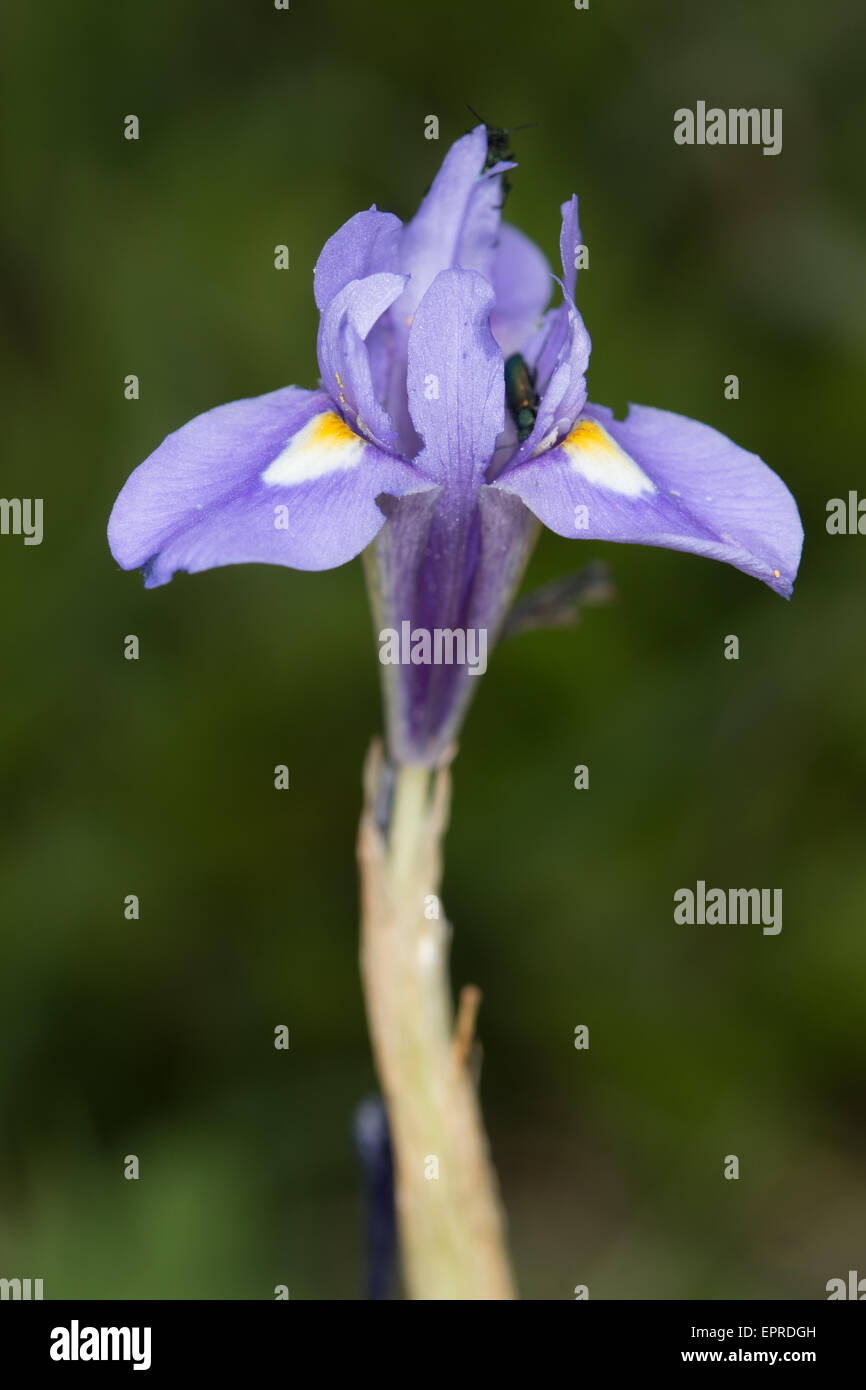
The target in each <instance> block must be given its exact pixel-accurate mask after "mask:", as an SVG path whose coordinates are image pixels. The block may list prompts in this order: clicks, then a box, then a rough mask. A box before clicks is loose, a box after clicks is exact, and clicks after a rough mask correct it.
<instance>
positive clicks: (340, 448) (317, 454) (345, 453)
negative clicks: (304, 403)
mask: <svg viewBox="0 0 866 1390" xmlns="http://www.w3.org/2000/svg"><path fill="white" fill-rule="evenodd" d="M365 447H366V446H365V444H364V441H363V439H359V438H358V436H357V435H356V434H355V432H354V430H352V429H350V428H349V426H348V425H347V424H346V422H345V420H343V419H342V418H341V416H339V415H338V414H337V412H336V411H335V410H324V411H322V412H321V414H319V415H314V416H313V418H312V420H308V421H307V423H306V424H305V425H304V427H303V429H301V430H299V431H298V433H297V434H296V435H294V437H293V438H292V439H290V440H289V442H288V444H287V445H286V447H285V448H284V449H283V450H282V451H281V452H280V453H279V454H277V457H276V458H275V459H273V460H272V461H271V462H270V463H269V464H268V466H267V468H266V469H265V470H264V472H263V473H262V482H263V483H267V484H268V485H269V486H271V487H291V486H292V485H293V484H295V483H309V482H312V481H313V480H314V479H315V478H323V477H325V476H326V475H327V474H328V473H341V472H344V471H345V470H346V469H349V468H356V467H357V465H358V464H359V463H360V461H361V458H362V456H363V453H364V449H365Z"/></svg>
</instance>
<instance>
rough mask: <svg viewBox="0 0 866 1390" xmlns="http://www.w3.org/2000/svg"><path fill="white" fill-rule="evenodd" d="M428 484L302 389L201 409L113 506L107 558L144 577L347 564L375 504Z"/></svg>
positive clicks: (368, 536) (320, 395) (154, 580)
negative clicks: (223, 568)
mask: <svg viewBox="0 0 866 1390" xmlns="http://www.w3.org/2000/svg"><path fill="white" fill-rule="evenodd" d="M429 486H430V484H429V482H428V481H426V480H425V479H424V478H422V477H421V475H420V474H419V473H418V472H417V470H416V469H414V468H413V467H412V465H411V464H409V463H406V462H405V461H404V460H403V459H399V458H396V457H394V456H393V455H391V454H387V453H385V452H384V451H383V450H381V449H378V448H376V447H375V446H374V445H372V444H370V443H368V442H367V441H366V440H363V439H361V438H359V436H358V435H356V434H354V432H353V431H352V430H351V429H350V428H349V426H348V425H347V424H346V423H345V421H344V420H343V419H342V417H341V416H340V415H339V414H338V413H337V411H336V410H335V408H334V402H333V401H332V400H331V398H330V397H329V396H328V395H326V394H325V393H324V392H322V391H303V390H300V389H299V388H298V387H295V386H287V387H284V388H283V389H282V390H280V391H272V392H270V393H269V394H268V395H266V396H256V397H254V398H253V399H251V400H244V401H234V402H232V404H230V405H222V406H218V407H217V408H216V409H215V410H209V411H207V412H206V413H205V414H204V415H199V416H197V417H196V419H194V420H191V421H190V422H189V424H187V425H184V426H183V428H182V429H179V430H177V431H176V432H175V433H174V434H170V435H169V436H168V438H167V439H165V440H164V441H163V442H162V444H161V445H160V446H159V448H158V449H156V450H155V452H154V453H152V454H151V456H150V458H148V459H145V461H144V463H142V464H141V465H140V466H139V467H138V468H137V469H136V470H135V472H134V473H133V474H132V475H131V477H130V478H129V479H128V480H127V482H126V485H125V486H124V488H123V490H122V491H121V493H120V496H119V497H118V499H117V501H116V502H115V504H114V510H113V511H112V513H111V519H110V521H109V524H108V539H109V544H110V546H111V551H112V554H113V555H114V558H115V559H116V560H117V562H118V564H119V565H120V566H121V567H122V568H123V569H139V568H141V569H143V570H144V572H145V584H146V585H147V587H148V588H153V587H155V586H156V585H158V584H165V583H167V582H168V580H169V579H171V577H172V575H173V574H175V573H176V572H177V571H178V570H187V571H189V572H190V573H195V572H197V571H199V570H206V569H213V568H214V567H216V566H219V565H236V564H244V563H249V562H256V561H258V562H260V563H262V564H271V565H289V566H291V567H292V568H294V569H306V570H319V569H331V568H333V567H334V566H336V565H342V564H345V562H346V561H347V560H351V559H352V558H353V556H355V555H357V554H359V552H360V551H362V550H363V549H365V547H366V546H367V545H369V543H370V541H371V540H373V538H374V536H376V534H377V533H378V531H379V530H380V529H381V527H382V526H383V525H384V524H385V517H384V513H383V512H382V511H381V509H380V508H379V506H378V505H377V501H376V499H377V498H378V497H381V496H383V495H387V496H392V497H402V496H404V495H405V494H406V493H410V492H418V491H425V490H426V489H427V488H428V487H429Z"/></svg>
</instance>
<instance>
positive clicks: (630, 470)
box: [562, 419, 656, 497]
mask: <svg viewBox="0 0 866 1390" xmlns="http://www.w3.org/2000/svg"><path fill="white" fill-rule="evenodd" d="M562 447H563V449H565V451H566V453H567V455H568V461H569V463H570V465H571V467H572V468H573V469H574V471H575V472H576V473H580V475H581V476H582V477H584V478H585V479H586V481H587V482H588V483H592V484H594V485H595V486H597V487H603V488H606V489H608V491H610V492H618V493H619V494H620V496H621V497H640V496H641V494H642V493H649V492H655V490H656V487H655V483H654V482H653V481H652V479H651V478H648V477H647V475H646V473H644V471H643V469H642V468H641V467H640V466H639V465H638V464H636V463H635V461H634V459H633V458H631V457H630V455H629V454H627V453H626V452H625V450H624V449H621V448H620V446H619V445H618V444H617V443H616V440H614V439H611V437H610V435H609V434H608V432H607V430H606V429H604V428H603V427H602V426H601V425H600V424H599V423H598V421H597V420H588V419H584V420H578V422H577V424H576V425H575V426H574V428H573V429H572V431H571V433H570V434H567V435H566V437H565V439H563V441H562Z"/></svg>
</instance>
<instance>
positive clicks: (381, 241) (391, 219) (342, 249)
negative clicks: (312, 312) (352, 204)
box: [313, 204, 403, 310]
mask: <svg viewBox="0 0 866 1390" xmlns="http://www.w3.org/2000/svg"><path fill="white" fill-rule="evenodd" d="M402 228H403V224H402V222H401V221H400V219H399V217H395V216H394V214H393V213H391V212H378V211H377V210H376V206H375V204H374V205H373V207H371V208H369V209H368V210H367V211H366V212H357V213H355V216H354V217H350V218H349V220H348V222H344V223H343V225H342V227H341V228H340V229H339V231H337V232H335V233H334V235H333V236H332V237H329V238H328V240H327V241H326V242H325V245H324V246H323V247H322V250H321V253H320V255H319V259H318V260H317V262H316V268H315V270H314V271H313V293H314V295H315V297H316V305H317V307H318V308H319V309H320V310H322V309H325V308H326V307H327V305H328V304H330V302H331V300H332V299H333V298H334V295H336V294H339V293H340V290H342V289H345V287H346V285H348V284H349V282H350V281H351V280H364V279H366V278H367V276H368V275H376V274H377V273H378V272H379V271H382V270H387V271H391V272H392V273H395V272H396V271H397V270H398V269H399V264H398V263H399V255H400V252H399V245H400V233H401V231H402Z"/></svg>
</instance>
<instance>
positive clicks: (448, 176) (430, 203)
mask: <svg viewBox="0 0 866 1390" xmlns="http://www.w3.org/2000/svg"><path fill="white" fill-rule="evenodd" d="M486 158H487V132H486V130H485V128H484V126H483V125H479V126H476V127H475V129H474V130H472V131H470V132H469V134H468V135H464V136H463V137H462V139H460V140H457V141H456V142H455V143H454V144H453V145H452V146H451V148H450V150H449V151H448V153H447V154H446V156H445V158H444V160H443V161H442V167H441V168H440V170H439V172H438V174H437V175H436V177H435V179H434V180H433V183H432V185H431V187H430V190H429V192H428V193H427V195H426V197H425V198H424V201H423V202H422V204H421V206H420V208H419V209H418V211H417V212H416V214H415V216H414V217H413V218H412V221H411V222H409V223H408V224H407V225H406V226H405V227H404V228H403V235H402V238H401V243H400V269H401V271H403V273H404V274H406V275H409V276H410V277H411V278H410V281H409V284H408V285H407V287H406V291H405V293H404V295H403V297H402V299H401V300H400V304H399V306H398V311H399V313H400V314H401V315H402V316H404V317H405V318H409V317H411V315H412V314H414V312H415V309H416V308H417V306H418V305H419V304H420V302H421V300H422V298H423V296H424V295H425V294H426V292H427V290H428V289H429V287H430V285H431V284H432V283H433V281H434V279H435V278H436V276H437V275H438V274H439V272H440V270H447V269H448V268H450V267H451V266H456V265H462V264H467V268H468V269H471V270H478V271H480V272H481V273H483V272H484V268H485V267H484V264H483V263H482V262H483V260H484V256H483V255H482V252H483V251H486V253H487V254H488V255H492V252H493V244H494V242H495V239H496V232H497V229H498V225H499V215H498V212H495V210H494V212H495V215H493V216H491V215H490V214H491V195H492V197H493V199H495V198H496V195H497V191H498V188H499V183H498V179H497V180H496V181H494V179H493V178H490V177H488V178H486V179H485V178H482V171H483V169H484V163H485V160H486ZM479 200H480V201H481V204H482V208H483V213H482V214H480V215H478V210H477V209H475V208H473V204H475V203H477V202H478V201H479ZM499 201H501V198H500V199H499ZM468 227H469V228H471V229H472V233H473V234H472V235H471V236H469V235H467V228H468ZM464 258H465V259H464Z"/></svg>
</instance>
